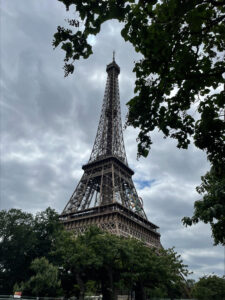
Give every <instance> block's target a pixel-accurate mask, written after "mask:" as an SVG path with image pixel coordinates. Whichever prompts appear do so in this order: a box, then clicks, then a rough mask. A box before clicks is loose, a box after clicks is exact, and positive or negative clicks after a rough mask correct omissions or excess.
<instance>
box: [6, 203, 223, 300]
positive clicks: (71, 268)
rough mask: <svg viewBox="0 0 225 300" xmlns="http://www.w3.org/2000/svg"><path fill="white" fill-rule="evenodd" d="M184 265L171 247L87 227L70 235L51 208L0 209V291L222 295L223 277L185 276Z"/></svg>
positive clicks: (80, 296) (112, 295) (79, 294)
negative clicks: (37, 210) (32, 211)
mask: <svg viewBox="0 0 225 300" xmlns="http://www.w3.org/2000/svg"><path fill="white" fill-rule="evenodd" d="M187 275H188V270H187V266H185V265H184V264H183V262H182V260H181V259H180V256H179V255H177V254H176V253H175V252H174V250H173V249H168V250H164V249H161V250H157V251H156V250H154V249H149V248H147V247H146V246H145V245H144V244H143V243H141V242H139V241H137V240H134V239H127V238H123V237H118V236H115V235H111V234H109V233H106V232H102V231H101V230H99V229H98V228H90V229H89V230H88V231H87V232H86V233H85V234H84V235H81V236H79V237H78V238H76V239H75V238H74V236H73V235H72V234H71V233H69V232H67V231H65V230H64V229H63V226H62V225H61V224H60V223H59V221H58V214H57V213H56V212H55V211H54V210H52V209H51V208H48V209H46V210H45V211H44V212H41V213H38V214H36V216H33V215H32V214H29V213H26V212H23V211H21V210H17V209H11V210H9V211H4V210H3V211H0V294H12V293H13V291H15V290H17V291H19V290H20V291H22V292H23V294H24V295H27V296H52V297H53V296H64V297H71V296H76V297H77V298H78V299H84V296H85V295H96V294H102V295H103V299H104V300H106V299H107V300H113V299H115V297H116V293H117V292H118V291H125V292H129V293H130V292H131V291H133V292H134V294H135V299H138V300H142V299H146V298H147V297H148V298H151V297H161V298H162V297H165V298H166V297H168V298H179V297H186V298H188V297H193V296H195V297H197V298H198V299H224V298H223V297H224V295H225V279H224V278H219V277H217V276H209V277H203V278H201V279H200V280H199V281H198V282H197V283H195V282H193V281H192V280H187V281H186V280H185V279H184V278H186V276H187Z"/></svg>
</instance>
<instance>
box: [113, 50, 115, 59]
mask: <svg viewBox="0 0 225 300" xmlns="http://www.w3.org/2000/svg"><path fill="white" fill-rule="evenodd" d="M115 53H116V51H115V50H113V61H115Z"/></svg>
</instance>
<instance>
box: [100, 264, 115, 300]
mask: <svg viewBox="0 0 225 300" xmlns="http://www.w3.org/2000/svg"><path fill="white" fill-rule="evenodd" d="M105 275H106V276H105V278H104V277H103V278H102V300H116V291H115V288H114V281H113V273H112V270H111V269H108V272H107V274H105Z"/></svg>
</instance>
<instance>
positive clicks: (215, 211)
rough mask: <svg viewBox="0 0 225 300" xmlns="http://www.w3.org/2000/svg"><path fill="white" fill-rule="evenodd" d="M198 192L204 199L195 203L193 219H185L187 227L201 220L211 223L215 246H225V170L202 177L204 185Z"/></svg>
mask: <svg viewBox="0 0 225 300" xmlns="http://www.w3.org/2000/svg"><path fill="white" fill-rule="evenodd" d="M197 191H198V192H199V193H200V194H202V195H203V199H202V200H199V201H196V202H195V211H194V215H193V217H192V218H188V217H185V218H183V223H184V224H185V225H192V224H195V223H198V221H199V220H201V221H203V222H205V223H210V225H211V228H212V234H213V237H214V242H215V244H218V243H221V244H223V245H225V236H224V235H225V169H222V168H221V169H220V170H216V169H215V168H214V167H213V168H211V170H210V172H207V174H206V175H205V176H204V177H202V184H201V185H200V186H199V187H197Z"/></svg>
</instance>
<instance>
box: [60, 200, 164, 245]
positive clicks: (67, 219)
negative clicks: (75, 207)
mask: <svg viewBox="0 0 225 300" xmlns="http://www.w3.org/2000/svg"><path fill="white" fill-rule="evenodd" d="M60 219H61V222H62V223H63V224H64V226H65V229H66V230H68V231H72V232H73V233H74V235H75V236H78V235H80V234H83V233H84V232H85V231H86V230H87V229H88V228H89V227H90V226H97V227H99V228H100V229H102V230H104V231H108V232H110V233H112V234H115V235H118V236H124V237H132V238H135V239H137V240H140V241H143V242H144V243H145V244H146V245H147V246H148V247H151V248H152V247H153V248H161V247H162V246H161V243H160V233H159V232H158V229H159V227H158V226H156V225H155V224H153V223H151V222H150V221H148V220H147V219H145V218H143V217H141V216H140V215H138V214H136V213H134V212H132V211H130V210H129V209H127V208H126V207H125V206H123V205H121V204H120V203H117V202H114V203H110V204H107V205H101V206H97V207H93V208H89V209H85V210H81V211H78V212H74V213H68V214H67V213H64V214H62V215H61V216H60Z"/></svg>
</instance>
